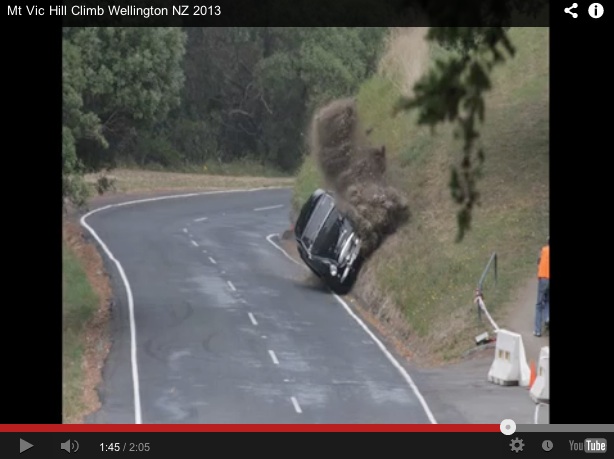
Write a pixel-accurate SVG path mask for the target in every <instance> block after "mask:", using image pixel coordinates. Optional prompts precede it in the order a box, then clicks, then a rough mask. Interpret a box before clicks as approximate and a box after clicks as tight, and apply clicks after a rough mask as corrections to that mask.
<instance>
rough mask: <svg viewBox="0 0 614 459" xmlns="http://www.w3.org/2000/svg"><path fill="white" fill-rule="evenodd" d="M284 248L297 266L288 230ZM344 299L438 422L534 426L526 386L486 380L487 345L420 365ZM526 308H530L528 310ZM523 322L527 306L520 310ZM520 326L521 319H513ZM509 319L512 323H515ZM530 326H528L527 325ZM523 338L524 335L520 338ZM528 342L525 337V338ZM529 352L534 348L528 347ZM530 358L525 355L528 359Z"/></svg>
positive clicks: (544, 415) (542, 416)
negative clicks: (382, 344)
mask: <svg viewBox="0 0 614 459" xmlns="http://www.w3.org/2000/svg"><path fill="white" fill-rule="evenodd" d="M280 243H281V246H282V247H283V249H284V250H285V251H286V252H287V253H288V254H289V255H290V256H291V257H293V258H294V259H295V260H296V261H299V262H301V260H300V257H299V255H298V252H297V250H296V244H295V243H294V240H293V234H292V231H291V230H286V231H284V232H283V233H282V234H281V235H280ZM343 298H344V300H345V301H346V302H347V304H348V305H349V306H351V307H352V309H354V311H355V312H356V313H357V314H358V315H359V316H360V317H361V319H362V320H363V321H364V322H365V323H367V324H368V325H369V327H370V328H371V329H372V330H373V331H374V332H376V333H377V334H378V335H380V336H381V337H382V338H383V341H384V342H385V343H386V345H387V346H388V347H389V349H390V351H391V352H393V353H394V354H395V355H396V356H397V357H398V360H399V362H400V363H401V364H402V365H403V366H405V367H406V369H407V371H408V372H410V374H411V375H412V378H413V379H414V380H415V382H416V384H417V385H418V387H419V389H420V391H421V393H422V395H423V396H424V398H425V400H426V402H427V403H428V405H429V407H430V409H431V411H432V412H433V414H434V416H435V418H436V420H437V422H438V423H442V424H447V423H460V424H466V423H470V424H483V423H488V424H491V423H496V424H498V423H500V422H501V421H503V420H504V419H513V420H514V421H515V422H516V423H517V424H533V423H534V421H535V419H534V416H535V408H536V405H535V403H534V402H533V401H532V400H531V398H530V396H529V390H528V388H526V387H519V386H508V387H504V386H499V385H496V384H493V383H490V382H488V380H487V375H488V371H489V369H490V366H491V364H492V360H493V357H494V346H492V345H486V346H484V347H481V348H479V349H475V350H474V351H473V352H468V353H467V354H466V357H465V358H464V360H462V361H460V362H457V363H454V364H444V365H439V366H432V367H428V368H427V367H424V366H419V365H417V364H416V363H415V362H413V361H412V354H411V349H410V348H409V346H408V345H407V344H406V343H404V342H403V341H401V340H400V339H398V338H396V337H394V335H393V333H391V331H390V330H389V328H388V327H387V326H386V324H385V323H382V322H381V321H380V320H378V318H377V317H375V316H374V315H373V313H372V312H370V311H371V308H368V307H367V306H366V305H364V304H362V301H361V300H360V299H358V298H356V297H355V296H354V295H352V293H350V294H348V295H345V296H344V297H343ZM529 309H530V308H529ZM522 314H524V316H525V318H526V315H527V314H528V313H527V308H524V309H523V310H522ZM513 320H515V321H517V322H518V323H520V322H521V321H522V320H523V318H522V317H519V318H516V317H514V319H513ZM513 320H512V319H510V321H511V322H510V323H513ZM529 323H532V322H529ZM523 335H524V334H523ZM523 339H524V340H526V339H527V337H525V336H523ZM530 349H531V350H532V351H533V350H535V349H536V347H535V346H531V347H530ZM528 356H529V354H527V358H529V357H528ZM538 422H539V423H540V424H543V423H548V422H549V413H548V409H547V407H545V408H542V409H541V410H540V413H539V419H538Z"/></svg>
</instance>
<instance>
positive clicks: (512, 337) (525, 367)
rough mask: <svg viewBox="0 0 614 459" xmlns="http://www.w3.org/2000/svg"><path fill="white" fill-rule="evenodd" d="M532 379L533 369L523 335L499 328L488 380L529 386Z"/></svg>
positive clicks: (508, 384)
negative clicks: (528, 360) (528, 359)
mask: <svg viewBox="0 0 614 459" xmlns="http://www.w3.org/2000/svg"><path fill="white" fill-rule="evenodd" d="M530 379H531V369H530V368H529V364H528V363H527V356H526V352H525V349H524V343H523V341H522V336H521V335H520V334H518V333H514V332H511V331H508V330H501V329H499V330H497V344H496V347H495V359H494V360H493V362H492V365H491V366H490V371H489V372H488V381H490V382H492V383H495V384H499V385H501V386H524V387H527V386H528V385H529V381H530Z"/></svg>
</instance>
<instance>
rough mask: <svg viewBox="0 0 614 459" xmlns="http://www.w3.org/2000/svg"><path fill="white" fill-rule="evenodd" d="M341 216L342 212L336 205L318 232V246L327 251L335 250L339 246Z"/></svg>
mask: <svg viewBox="0 0 614 459" xmlns="http://www.w3.org/2000/svg"><path fill="white" fill-rule="evenodd" d="M340 217H341V214H340V213H339V210H337V208H336V207H335V208H334V209H333V210H332V212H331V213H330V215H329V216H328V218H327V219H326V222H324V225H323V226H322V228H321V229H320V233H319V234H318V239H317V244H318V247H320V248H321V249H322V250H323V251H324V252H326V253H329V252H330V251H333V250H334V249H335V248H336V247H337V242H338V241H339V231H340V229H341V225H339V218H340ZM318 251H319V250H318Z"/></svg>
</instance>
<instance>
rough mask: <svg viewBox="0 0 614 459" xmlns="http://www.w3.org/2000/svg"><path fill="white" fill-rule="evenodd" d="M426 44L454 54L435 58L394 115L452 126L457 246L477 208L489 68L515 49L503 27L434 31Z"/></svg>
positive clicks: (451, 187)
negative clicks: (456, 144)
mask: <svg viewBox="0 0 614 459" xmlns="http://www.w3.org/2000/svg"><path fill="white" fill-rule="evenodd" d="M427 39H428V40H431V41H436V42H438V43H440V44H442V45H443V46H444V47H446V48H448V49H451V50H454V51H455V52H453V53H450V54H449V55H447V56H446V57H444V58H439V59H438V60H437V61H436V62H435V65H434V67H433V68H432V69H431V70H430V71H429V72H428V73H427V74H425V75H424V76H423V78H422V79H421V80H419V81H418V82H417V83H416V85H415V86H414V95H413V96H412V97H411V98H402V99H401V100H400V101H399V102H398V104H397V105H396V106H395V107H394V112H395V113H398V112H399V111H402V110H417V111H418V123H419V124H423V125H428V126H431V127H432V128H435V126H436V125H438V124H440V123H445V122H451V123H455V124H456V127H457V130H456V135H457V136H458V137H460V138H462V140H463V149H462V155H461V160H460V163H459V164H458V165H457V166H456V167H453V168H452V171H451V175H450V190H451V194H452V198H453V199H454V201H455V202H456V203H457V204H459V206H460V209H459V211H458V215H457V218H458V237H457V240H458V241H460V240H462V239H463V237H464V235H465V232H466V231H467V230H468V229H469V228H470V227H471V215H472V210H473V208H474V206H475V205H476V204H478V203H479V192H478V190H477V185H476V183H477V180H478V179H479V177H480V175H481V172H482V165H483V162H484V157H485V153H484V151H483V149H482V148H480V147H479V146H478V145H476V144H477V141H478V139H479V135H480V134H479V131H478V127H479V124H481V123H483V122H484V118H485V102H484V95H485V93H486V92H487V91H488V90H490V89H491V78H490V75H491V73H492V71H493V69H494V68H495V67H496V66H497V65H500V64H502V63H504V62H505V61H506V60H507V59H508V58H510V57H513V56H514V54H515V49H514V46H513V45H512V43H511V42H510V40H509V37H508V35H507V30H506V28H504V27H481V28H471V27H463V28H450V27H437V28H431V29H429V33H428V34H427Z"/></svg>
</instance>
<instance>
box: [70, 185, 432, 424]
mask: <svg viewBox="0 0 614 459" xmlns="http://www.w3.org/2000/svg"><path fill="white" fill-rule="evenodd" d="M290 193H291V192H290V191H289V190H284V189H269V190H260V191H251V192H238V193H219V194H207V195H198V196H192V197H182V198H179V199H165V200H155V201H148V202H141V203H136V204H133V205H120V206H111V207H110V208H108V209H103V210H100V211H98V212H94V213H92V214H91V215H86V216H85V217H84V220H82V221H84V222H85V226H86V227H89V228H88V229H90V230H92V231H94V235H95V237H97V238H98V239H99V242H102V243H103V248H104V249H105V250H107V251H108V252H107V255H111V256H112V257H114V258H115V260H116V261H117V264H114V262H109V263H110V267H109V271H110V272H111V273H112V278H113V282H114V288H115V291H116V305H115V307H114V317H113V320H112V328H113V330H112V332H113V341H114V342H113V347H112V350H111V353H110V355H109V358H108V360H107V363H106V366H105V368H104V371H103V379H104V380H103V383H102V386H101V399H102V408H101V409H100V410H99V412H97V413H96V414H94V415H93V416H91V418H90V419H89V422H95V423H135V422H136V423H199V424H203V423H431V422H435V420H434V419H433V418H432V416H431V415H430V411H429V409H428V407H427V406H426V405H425V404H424V403H423V402H422V399H421V396H420V394H419V392H418V391H417V390H416V388H415V386H413V382H412V381H411V379H409V376H408V375H407V374H406V373H404V370H402V369H401V367H400V366H399V364H398V363H396V361H395V360H394V358H393V357H392V356H391V355H390V354H388V355H387V354H386V352H387V351H385V350H383V349H382V348H381V347H380V345H379V344H378V343H377V342H376V340H374V336H373V335H372V334H370V333H369V332H368V331H366V330H365V329H364V328H363V325H361V323H359V319H358V320H356V318H355V317H353V316H352V315H351V314H352V313H351V310H349V308H347V306H344V304H343V303H342V301H341V300H340V299H338V298H336V297H335V296H334V295H332V294H330V293H328V292H326V291H324V290H322V289H318V288H315V287H310V286H309V285H307V284H306V283H305V278H306V276H305V274H306V271H305V269H304V267H302V266H301V265H300V264H297V263H295V262H293V261H292V260H291V259H290V258H288V256H287V255H285V254H284V253H283V252H282V251H281V250H280V247H279V246H278V245H276V239H275V237H274V236H272V235H273V234H277V233H278V232H279V231H280V230H281V229H283V228H285V227H286V226H287V222H288V212H289V207H288V203H289V201H290V196H291V194H290ZM267 236H269V237H268V238H267ZM106 261H108V260H106ZM120 267H121V268H120ZM122 271H123V272H122ZM127 287H128V288H127Z"/></svg>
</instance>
